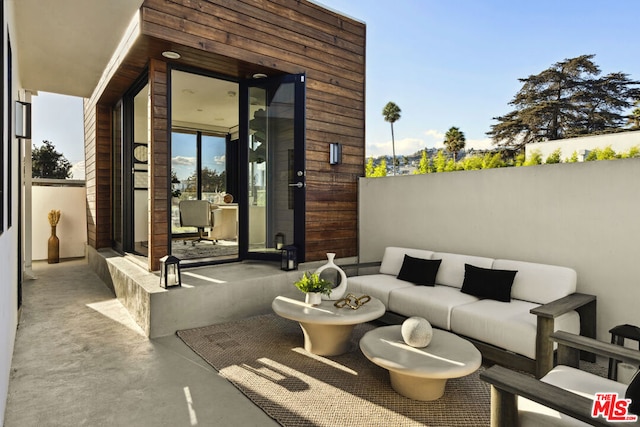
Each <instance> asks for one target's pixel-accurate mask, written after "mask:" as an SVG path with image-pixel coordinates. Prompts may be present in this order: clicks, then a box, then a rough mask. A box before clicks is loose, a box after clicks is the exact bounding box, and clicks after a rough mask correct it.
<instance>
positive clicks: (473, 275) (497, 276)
mask: <svg viewBox="0 0 640 427" xmlns="http://www.w3.org/2000/svg"><path fill="white" fill-rule="evenodd" d="M516 273H517V271H513V270H494V269H492V268H481V267H476V266H474V265H471V264H465V265H464V281H463V282H462V289H461V291H462V292H463V293H465V294H469V295H473V296H476V297H478V298H489V299H493V300H496V301H503V302H509V301H511V286H513V279H515V277H516Z"/></svg>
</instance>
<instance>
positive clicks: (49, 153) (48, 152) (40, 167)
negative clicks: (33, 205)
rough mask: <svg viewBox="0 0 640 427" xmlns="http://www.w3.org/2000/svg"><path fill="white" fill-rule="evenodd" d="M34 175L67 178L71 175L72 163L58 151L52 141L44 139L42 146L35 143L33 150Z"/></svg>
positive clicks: (37, 176)
mask: <svg viewBox="0 0 640 427" xmlns="http://www.w3.org/2000/svg"><path fill="white" fill-rule="evenodd" d="M31 160H32V166H31V169H32V176H33V177H34V178H55V179H67V178H70V177H71V163H69V161H68V160H67V159H66V158H65V157H64V155H63V154H62V153H58V152H57V151H56V148H55V146H54V145H53V143H52V142H51V141H42V146H40V147H36V145H35V144H34V145H33V150H32V151H31Z"/></svg>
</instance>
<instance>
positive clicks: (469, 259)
mask: <svg viewBox="0 0 640 427" xmlns="http://www.w3.org/2000/svg"><path fill="white" fill-rule="evenodd" d="M431 259H441V260H442V262H441V263H440V267H439V268H438V274H437V275H436V283H437V284H439V285H446V286H453V287H456V288H458V289H460V288H462V282H464V265H465V264H471V265H475V266H476V267H481V268H491V266H492V265H493V258H484V257H479V256H471V255H459V254H450V253H446V252H436V253H434V254H433V256H432V257H431Z"/></svg>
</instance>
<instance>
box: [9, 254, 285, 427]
mask: <svg viewBox="0 0 640 427" xmlns="http://www.w3.org/2000/svg"><path fill="white" fill-rule="evenodd" d="M33 270H34V273H35V275H36V277H37V278H36V279H31V280H25V282H24V284H23V306H22V315H21V319H20V323H19V327H18V331H17V337H16V342H15V350H14V354H13V361H12V367H11V375H10V382H9V397H8V400H7V407H6V413H5V419H4V426H5V427H13V426H125V425H126V426H177V427H179V426H270V425H273V426H277V425H278V424H277V423H276V422H275V421H273V420H272V419H271V418H270V417H268V416H267V415H266V414H265V413H264V412H262V410H260V409H259V408H258V407H257V406H255V405H254V404H253V403H252V402H251V401H249V400H248V399H247V398H245V397H244V395H243V394H242V393H240V392H239V391H238V390H237V389H236V388H235V387H234V386H233V385H231V384H230V383H229V382H227V380H225V379H224V378H222V377H221V376H219V375H218V373H217V372H216V371H215V370H214V369H213V368H211V367H210V366H209V365H208V364H207V363H206V362H204V361H203V360H202V359H201V358H200V357H199V356H197V355H196V354H195V353H193V352H192V351H191V350H190V349H189V348H188V347H187V346H186V345H184V344H183V343H182V341H181V340H180V339H179V338H178V337H176V336H175V335H172V336H167V337H163V338H159V339H153V340H149V339H148V338H147V337H146V336H145V335H144V334H143V333H142V331H141V329H140V328H139V327H138V326H137V325H136V324H135V322H134V321H133V320H132V318H131V316H130V315H129V313H128V311H127V310H126V309H125V308H124V307H123V306H122V305H121V304H120V303H119V302H118V300H117V299H116V298H115V297H114V295H113V294H112V292H111V291H110V290H109V289H108V288H107V287H106V286H105V285H104V283H103V282H102V281H101V280H100V279H99V278H98V276H97V275H96V274H95V273H94V272H93V271H92V270H91V268H90V267H89V266H88V265H87V263H86V261H85V260H73V261H63V262H61V263H60V264H47V263H46V262H37V263H34V266H33Z"/></svg>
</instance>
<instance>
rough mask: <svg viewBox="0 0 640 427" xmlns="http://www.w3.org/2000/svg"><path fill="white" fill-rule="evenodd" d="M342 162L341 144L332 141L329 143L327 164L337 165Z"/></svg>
mask: <svg viewBox="0 0 640 427" xmlns="http://www.w3.org/2000/svg"><path fill="white" fill-rule="evenodd" d="M340 163H342V144H340V143H338V142H332V143H330V144H329V164H330V165H339V164H340Z"/></svg>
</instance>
